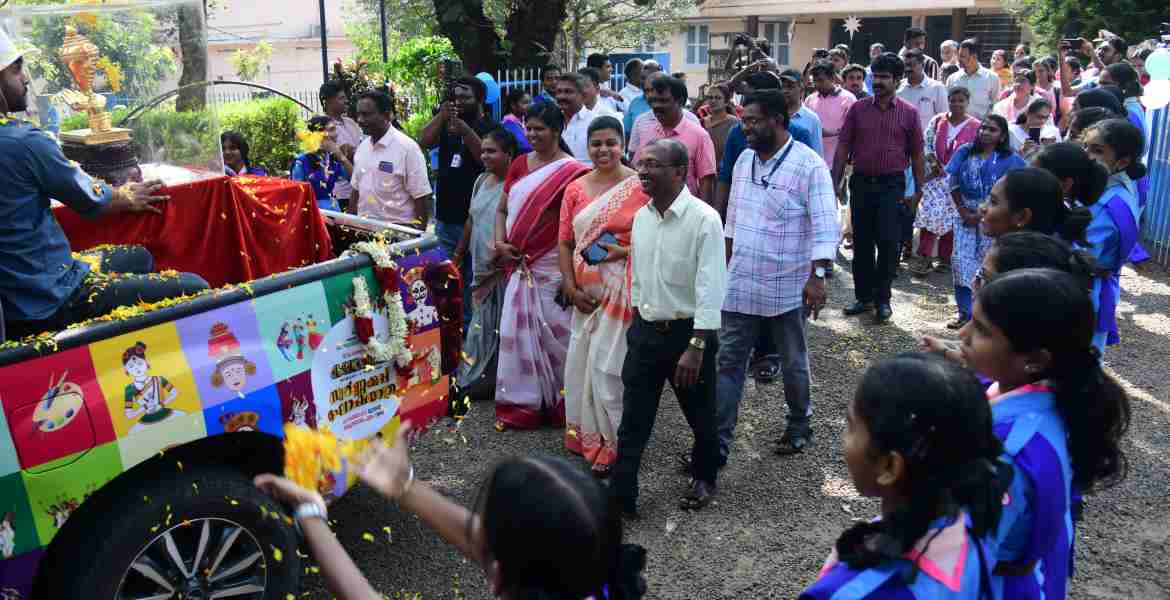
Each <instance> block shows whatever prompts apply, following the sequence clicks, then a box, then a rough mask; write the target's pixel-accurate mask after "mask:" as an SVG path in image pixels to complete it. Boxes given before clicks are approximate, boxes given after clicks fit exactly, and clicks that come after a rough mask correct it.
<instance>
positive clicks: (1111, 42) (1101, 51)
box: [1060, 22, 1129, 98]
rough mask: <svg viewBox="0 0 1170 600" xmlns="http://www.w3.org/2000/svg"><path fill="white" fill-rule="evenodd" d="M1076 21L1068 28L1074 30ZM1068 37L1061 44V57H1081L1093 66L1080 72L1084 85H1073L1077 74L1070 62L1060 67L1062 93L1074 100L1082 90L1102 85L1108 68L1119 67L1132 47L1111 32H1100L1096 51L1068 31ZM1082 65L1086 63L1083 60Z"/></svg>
mask: <svg viewBox="0 0 1170 600" xmlns="http://www.w3.org/2000/svg"><path fill="white" fill-rule="evenodd" d="M1074 27H1075V22H1074V23H1073V24H1070V25H1069V28H1068V29H1070V30H1071V29H1073V28H1074ZM1066 36H1068V37H1065V38H1064V39H1063V40H1061V41H1060V55H1061V57H1069V56H1072V57H1076V56H1077V55H1078V54H1079V55H1082V56H1085V57H1088V58H1089V60H1090V61H1091V63H1092V66H1091V67H1088V68H1086V69H1085V70H1084V71H1082V72H1081V83H1080V84H1079V85H1074V84H1073V80H1074V75H1073V73H1072V69H1071V68H1070V66H1069V64H1068V61H1061V66H1060V92H1061V95H1063V96H1064V97H1066V98H1071V97H1073V96H1075V95H1077V94H1079V93H1081V92H1082V91H1083V90H1088V89H1093V88H1095V87H1097V86H1099V85H1100V83H1099V82H1098V79H1099V78H1100V77H1101V73H1102V72H1104V71H1105V68H1106V67H1108V66H1109V65H1112V64H1116V63H1119V62H1122V61H1124V60H1125V55H1126V52H1127V51H1128V50H1129V44H1127V43H1126V42H1125V40H1123V39H1121V37H1119V36H1117V35H1115V34H1113V33H1110V32H1109V31H1107V30H1104V29H1100V30H1098V31H1097V36H1098V37H1097V39H1096V41H1097V42H1098V44H1097V47H1096V48H1094V47H1093V44H1092V43H1091V42H1089V40H1087V39H1085V38H1083V37H1081V38H1074V37H1072V36H1071V35H1069V34H1068V33H1067V32H1066ZM1082 64H1085V63H1084V62H1083V61H1082Z"/></svg>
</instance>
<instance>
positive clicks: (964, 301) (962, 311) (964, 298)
mask: <svg viewBox="0 0 1170 600" xmlns="http://www.w3.org/2000/svg"><path fill="white" fill-rule="evenodd" d="M974 303H975V298H974V293H973V292H972V291H971V288H969V287H967V286H965V285H956V286H955V304H958V305H959V318H960V319H962V320H964V321H969V320H971V311H972V305H973V304H974Z"/></svg>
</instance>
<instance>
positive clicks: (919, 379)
mask: <svg viewBox="0 0 1170 600" xmlns="http://www.w3.org/2000/svg"><path fill="white" fill-rule="evenodd" d="M843 445H844V453H845V464H846V466H847V467H848V469H849V475H850V476H851V477H852V478H853V485H854V486H856V487H857V490H858V491H859V492H860V493H861V494H862V495H864V496H868V497H877V498H881V501H882V516H881V517H880V518H879V519H876V520H874V521H871V522H865V523H858V524H856V525H854V526H852V527H850V528H849V529H847V530H845V532H844V533H842V534H841V537H839V538H838V539H837V543H836V546H835V548H834V549H833V551H832V553H831V554H830V555H829V559H828V561H826V563H825V566H824V568H823V569H822V570H821V575H820V578H819V579H818V581H817V582H816V583H814V584H813V585H812V586H810V587H809V588H808V589H807V590H805V591H804V593H803V594H801V596H800V598H801V599H802V600H830V599H831V600H856V599H860V598H869V599H875V600H876V599H891V600H892V599H899V600H901V599H906V600H926V599H937V600H951V599H972V600H973V599H976V598H983V597H989V596H987V593H989V591H990V573H991V565H992V562H993V561H994V558H993V555H992V554H991V552H990V550H991V548H990V547H989V543H988V542H989V536H990V535H991V534H992V533H994V531H995V528H996V524H997V523H998V521H999V518H1000V512H1001V510H1002V497H1003V490H1004V487H1003V485H1002V484H1001V482H1000V480H1001V477H1000V475H999V473H1000V472H1001V469H1000V468H998V465H997V457H998V456H999V455H1000V453H1001V452H1002V446H1001V444H1000V442H999V440H998V439H997V438H996V437H995V436H994V435H993V434H992V431H991V410H990V408H989V407H988V405H987V401H986V399H985V396H984V392H983V386H982V385H980V384H979V382H978V381H977V380H976V379H975V377H974V376H973V375H971V374H970V373H969V372H967V371H965V370H963V369H961V368H959V367H958V366H956V365H953V364H950V363H948V362H946V361H943V360H938V359H935V358H930V357H928V356H927V355H923V354H904V355H902V356H899V357H897V358H893V359H889V360H885V361H882V362H879V363H877V364H876V365H874V366H873V367H870V369H869V370H868V371H866V373H865V375H864V376H863V377H862V380H861V384H860V385H859V386H858V388H857V393H856V394H855V395H854V398H853V401H852V402H851V403H850V405H849V413H848V416H847V419H846V430H845V434H844V444H843Z"/></svg>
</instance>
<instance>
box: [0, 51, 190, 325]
mask: <svg viewBox="0 0 1170 600" xmlns="http://www.w3.org/2000/svg"><path fill="white" fill-rule="evenodd" d="M28 84H29V78H28V76H27V75H26V74H25V72H24V58H23V56H22V54H21V53H20V52H18V51H17V50H16V47H15V45H13V43H12V40H10V39H9V38H8V36H7V34H5V33H4V31H3V30H0V189H3V190H4V193H3V194H0V223H3V224H4V226H3V228H2V229H0V307H3V310H2V311H0V312H2V313H3V317H4V325H5V328H6V329H7V331H8V337H9V338H12V339H16V338H20V337H24V336H26V335H31V334H36V333H40V332H42V331H52V330H59V329H63V328H65V327H66V326H67V325H70V324H72V323H78V322H81V321H85V320H88V319H92V318H94V317H98V316H101V315H104V314H106V313H108V312H110V311H112V310H113V309H115V308H117V307H119V306H125V305H133V304H138V303H139V302H147V303H150V302H157V301H159V300H162V299H164V298H171V297H177V296H182V295H184V294H191V293H195V292H198V291H201V290H204V289H207V282H206V281H204V280H203V279H201V278H200V277H199V276H198V275H191V274H187V273H182V274H178V275H175V276H167V275H162V274H150V275H146V273H150V272H151V271H153V270H154V260H153V258H152V257H151V256H150V253H149V252H146V251H145V250H144V249H142V248H131V249H127V248H118V249H115V250H114V251H112V252H110V253H108V254H106V255H101V256H98V257H97V259H98V260H96V261H93V262H94V263H96V264H98V265H100V266H101V267H102V268H103V269H105V270H107V271H109V270H116V271H119V274H118V276H117V277H111V276H110V275H109V274H104V273H98V272H96V269H94V268H93V267H91V266H90V264H91V263H90V262H86V261H82V260H79V259H78V258H76V257H75V256H74V255H73V253H72V251H71V250H70V247H69V240H68V239H67V238H66V237H65V232H64V231H63V230H62V229H61V225H60V224H58V223H57V220H56V219H55V218H54V217H53V212H52V210H50V204H49V203H50V199H52V200H57V201H60V202H62V203H63V204H65V205H66V206H68V207H69V208H71V209H73V210H75V211H77V212H78V213H80V214H81V215H82V216H84V217H86V218H95V219H96V218H98V217H100V216H103V215H108V214H114V213H119V212H151V213H156V214H161V213H162V211H160V210H159V209H158V207H156V206H155V204H156V203H158V202H161V201H164V200H166V199H167V196H165V195H162V194H161V193H160V192H161V191H162V187H163V184H162V182H160V181H149V182H146V183H128V184H126V185H124V186H122V187H119V188H117V189H114V188H112V187H110V186H109V185H107V184H106V183H104V182H101V181H98V180H96V179H93V178H91V177H90V176H89V175H86V174H85V172H83V171H82V170H81V169H80V168H78V166H77V164H76V163H73V162H71V161H69V160H68V159H66V158H65V155H64V154H62V153H61V149H60V148H59V147H58V146H57V143H56V142H55V141H54V140H53V139H52V138H51V137H49V136H48V135H47V134H45V133H44V132H42V131H41V130H39V129H37V128H35V127H33V126H31V125H30V124H28V123H25V122H23V121H20V120H17V119H13V118H10V117H9V113H11V112H24V111H26V110H27V109H28V101H27V99H26V98H25V96H26V95H27V94H28Z"/></svg>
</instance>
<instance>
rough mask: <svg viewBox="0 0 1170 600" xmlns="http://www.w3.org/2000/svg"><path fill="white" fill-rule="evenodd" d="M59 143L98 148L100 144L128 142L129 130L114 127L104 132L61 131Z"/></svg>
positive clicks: (83, 130)
mask: <svg viewBox="0 0 1170 600" xmlns="http://www.w3.org/2000/svg"><path fill="white" fill-rule="evenodd" d="M60 137H61V141H62V142H66V143H69V144H81V145H83V146H98V145H101V144H108V143H110V142H121V141H129V140H130V130H129V129H122V128H120V127H114V128H111V129H108V130H106V131H94V130H92V129H74V130H73V131H62V132H61V135H60Z"/></svg>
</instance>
